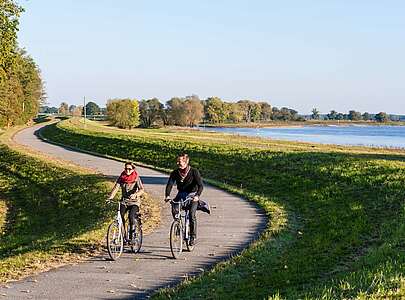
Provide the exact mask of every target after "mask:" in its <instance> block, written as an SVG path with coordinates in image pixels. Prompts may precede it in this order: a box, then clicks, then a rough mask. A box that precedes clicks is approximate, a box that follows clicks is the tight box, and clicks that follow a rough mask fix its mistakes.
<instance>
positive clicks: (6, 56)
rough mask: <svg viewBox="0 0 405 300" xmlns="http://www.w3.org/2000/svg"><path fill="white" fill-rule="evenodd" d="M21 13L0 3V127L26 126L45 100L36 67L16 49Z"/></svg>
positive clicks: (5, 0) (11, 4) (9, 2)
mask: <svg viewBox="0 0 405 300" xmlns="http://www.w3.org/2000/svg"><path fill="white" fill-rule="evenodd" d="M22 12H23V8H22V7H21V6H19V5H18V4H17V3H16V2H15V1H12V0H0V127H10V126H13V125H17V124H24V123H27V122H28V121H29V120H31V119H32V118H34V117H35V116H36V115H37V113H38V109H39V107H40V105H41V103H42V102H43V100H44V99H45V93H44V89H43V82H42V79H41V75H40V70H39V68H38V66H37V65H36V63H35V62H34V60H33V59H32V58H31V57H30V56H29V55H28V54H27V52H26V51H25V50H23V49H20V48H19V47H18V42H17V32H18V25H19V17H20V15H21V13H22Z"/></svg>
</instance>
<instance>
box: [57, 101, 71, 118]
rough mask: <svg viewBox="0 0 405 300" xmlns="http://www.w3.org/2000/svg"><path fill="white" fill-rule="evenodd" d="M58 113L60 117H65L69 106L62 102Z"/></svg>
mask: <svg viewBox="0 0 405 300" xmlns="http://www.w3.org/2000/svg"><path fill="white" fill-rule="evenodd" d="M58 113H59V114H60V115H67V114H68V113H69V104H67V103H66V102H62V103H61V104H60V106H59V109H58Z"/></svg>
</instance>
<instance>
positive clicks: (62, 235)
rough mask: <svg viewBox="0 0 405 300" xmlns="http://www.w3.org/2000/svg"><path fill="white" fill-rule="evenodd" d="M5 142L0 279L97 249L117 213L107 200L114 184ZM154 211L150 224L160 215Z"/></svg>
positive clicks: (0, 149) (0, 156)
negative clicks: (12, 146)
mask: <svg viewBox="0 0 405 300" xmlns="http://www.w3.org/2000/svg"><path fill="white" fill-rule="evenodd" d="M2 142H3V144H0V283H1V282H6V281H8V280H14V279H19V278H21V277H23V276H26V275H31V274H32V273H35V272H39V271H43V270H46V269H49V268H52V267H55V266H58V265H61V264H65V263H68V262H72V261H78V260H82V259H85V258H86V257H88V256H89V255H92V254H95V253H98V251H99V250H101V248H102V246H103V245H104V237H105V232H106V225H107V224H108V223H109V222H110V221H111V218H112V216H113V215H114V214H115V211H116V210H115V207H112V206H111V205H106V204H105V199H106V195H107V193H108V192H109V191H110V190H111V188H112V183H111V182H110V181H109V180H107V179H106V178H104V177H102V176H99V175H94V174H92V173H90V172H88V171H85V170H82V169H80V168H77V167H74V166H72V165H68V164H66V163H64V162H61V161H52V160H51V159H49V158H46V160H47V162H45V159H44V158H43V157H41V156H40V155H38V154H37V155H35V154H30V155H23V154H22V153H21V152H20V151H17V150H13V149H11V148H10V147H9V146H7V145H6V144H10V145H12V144H13V143H11V142H10V141H9V140H7V138H5V137H2ZM15 148H16V149H17V148H18V146H15ZM25 152H26V151H25ZM151 201H152V200H151V199H150V197H147V201H146V202H147V203H150V202H151ZM151 206H154V205H151ZM147 210H148V211H149V209H147ZM150 212H152V214H153V216H154V217H153V218H149V220H148V222H146V224H145V226H146V227H147V228H151V227H152V226H153V225H152V224H149V223H151V221H152V220H153V221H156V216H155V213H158V211H157V212H156V211H155V210H153V209H151V211H150Z"/></svg>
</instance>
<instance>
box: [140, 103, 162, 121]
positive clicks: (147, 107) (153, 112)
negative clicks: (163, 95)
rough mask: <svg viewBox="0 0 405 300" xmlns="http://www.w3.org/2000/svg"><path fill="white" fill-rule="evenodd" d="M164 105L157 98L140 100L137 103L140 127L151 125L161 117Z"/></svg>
mask: <svg viewBox="0 0 405 300" xmlns="http://www.w3.org/2000/svg"><path fill="white" fill-rule="evenodd" d="M163 109H164V106H163V104H162V103H160V101H159V99H157V98H152V99H149V100H142V101H141V102H140V103H139V113H140V121H141V126H142V127H151V126H152V125H153V124H154V123H155V122H157V121H158V120H159V119H161V117H162V111H163Z"/></svg>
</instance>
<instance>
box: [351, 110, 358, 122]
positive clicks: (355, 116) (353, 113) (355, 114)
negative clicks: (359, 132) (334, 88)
mask: <svg viewBox="0 0 405 300" xmlns="http://www.w3.org/2000/svg"><path fill="white" fill-rule="evenodd" d="M348 119H349V120H351V121H358V120H361V113H359V112H358V111H355V110H350V111H349V114H348Z"/></svg>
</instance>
